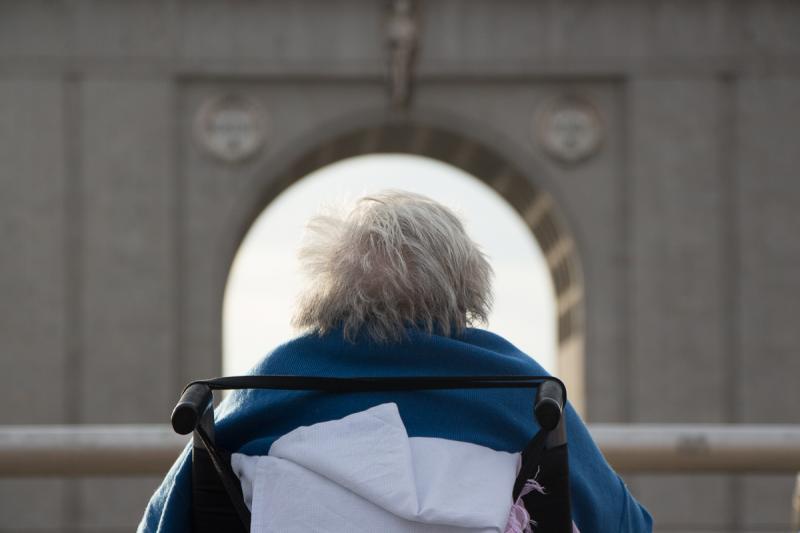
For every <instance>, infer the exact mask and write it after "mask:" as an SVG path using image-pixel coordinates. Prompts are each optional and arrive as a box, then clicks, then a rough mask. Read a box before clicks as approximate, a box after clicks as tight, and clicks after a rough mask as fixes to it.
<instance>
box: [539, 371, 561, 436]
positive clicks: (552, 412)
mask: <svg viewBox="0 0 800 533" xmlns="http://www.w3.org/2000/svg"><path fill="white" fill-rule="evenodd" d="M563 411H564V389H563V388H562V386H561V384H560V383H558V382H556V381H545V382H543V383H542V384H541V385H539V390H538V391H537V392H536V404H535V407H534V409H533V412H534V414H535V415H536V421H537V422H539V425H540V426H541V427H542V429H544V430H547V431H552V430H554V429H555V428H556V427H557V426H558V424H559V422H561V415H562V414H563Z"/></svg>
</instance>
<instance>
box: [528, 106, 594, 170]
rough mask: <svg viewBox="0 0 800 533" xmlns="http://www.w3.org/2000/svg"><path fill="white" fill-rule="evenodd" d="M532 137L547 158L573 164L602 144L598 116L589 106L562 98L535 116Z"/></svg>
mask: <svg viewBox="0 0 800 533" xmlns="http://www.w3.org/2000/svg"><path fill="white" fill-rule="evenodd" d="M533 126H534V128H533V133H534V137H535V138H536V141H537V142H538V143H539V144H540V145H541V146H542V148H543V149H544V150H545V152H547V153H548V154H549V155H550V156H552V157H554V158H555V159H558V160H559V161H562V162H565V163H577V162H578V161H583V160H585V159H587V158H589V157H590V156H592V155H594V154H595V153H596V152H597V150H598V148H599V147H600V144H601V143H602V140H603V125H602V121H601V119H600V113H599V112H598V111H597V109H596V108H595V107H594V106H593V105H592V104H590V103H589V102H587V101H585V100H583V99H581V98H578V97H575V96H562V97H559V98H556V99H554V100H551V101H550V102H548V103H547V104H545V105H544V106H543V107H542V109H541V110H540V111H539V112H538V113H537V114H536V115H535V117H534V122H533Z"/></svg>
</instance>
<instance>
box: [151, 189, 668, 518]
mask: <svg viewBox="0 0 800 533" xmlns="http://www.w3.org/2000/svg"><path fill="white" fill-rule="evenodd" d="M300 259H301V261H302V264H303V267H304V268H305V269H306V272H307V273H308V275H309V283H308V286H307V290H306V292H305V294H304V295H303V296H302V298H301V299H300V302H299V305H298V310H297V313H296V315H295V319H294V322H295V324H296V325H297V326H299V327H300V328H302V329H304V330H305V331H306V333H305V334H304V335H302V336H300V337H298V338H296V339H294V340H291V341H289V342H287V343H286V344H284V345H282V346H279V347H277V348H275V349H274V350H273V351H272V352H271V353H270V354H269V355H267V356H266V357H265V358H264V359H263V360H262V361H261V362H260V363H259V364H257V365H256V367H255V368H254V369H253V370H252V373H253V374H257V375H303V376H326V377H356V376H436V375H442V376H445V375H463V376H472V375H489V376H491V375H543V374H545V373H546V372H545V371H544V369H543V368H542V367H541V366H540V365H539V364H538V363H537V362H536V361H535V360H534V359H533V358H532V357H530V356H529V355H528V354H525V353H522V352H521V351H520V350H518V349H517V348H515V347H514V346H513V345H512V344H511V343H509V342H508V341H506V340H505V339H503V338H501V337H499V336H497V335H495V334H493V333H490V332H489V331H486V330H482V329H477V328H475V327H473V326H474V325H476V324H482V323H485V322H486V319H487V316H488V313H489V309H490V306H491V301H492V296H491V278H492V269H491V267H490V265H489V263H488V261H487V259H486V257H485V256H484V255H483V253H482V252H481V251H480V249H479V248H478V246H477V245H476V244H475V243H474V242H473V241H472V240H471V239H470V237H469V236H468V235H467V234H466V232H465V230H464V227H463V225H462V223H461V221H460V220H459V219H458V217H457V216H456V215H455V214H454V213H453V212H452V211H450V210H449V209H448V208H446V207H445V206H443V205H441V204H439V203H437V202H435V201H433V200H431V199H429V198H426V197H423V196H420V195H416V194H411V193H407V192H399V191H390V192H385V193H382V194H376V195H373V196H367V197H365V198H362V199H361V200H360V201H359V202H358V203H357V205H356V206H355V208H354V209H353V210H352V211H350V212H349V213H346V214H344V215H337V214H323V215H319V216H317V217H315V218H313V219H312V220H311V221H310V222H309V224H308V238H307V240H306V242H305V245H304V247H303V248H302V250H301V252H300ZM531 355H533V356H535V354H531ZM532 401H533V400H532V392H531V391H529V390H524V389H518V390H494V389H485V390H463V391H453V390H450V391H427V392H392V393H388V392H385V393H378V392H376V393H360V394H336V395H324V394H319V393H313V392H294V391H291V392H290V391H270V390H250V391H236V392H235V393H233V394H231V395H230V396H229V397H228V398H227V399H226V400H225V401H224V402H223V403H222V404H221V405H220V408H219V409H218V411H217V414H218V417H217V423H216V427H217V441H218V444H219V445H220V447H222V448H224V449H227V450H230V451H239V452H241V453H243V454H246V455H248V456H256V455H265V454H267V453H268V452H269V451H270V447H271V446H272V444H273V443H274V442H275V441H276V440H277V439H279V438H281V437H282V436H285V435H287V434H290V433H291V432H292V431H293V430H295V429H296V428H298V427H300V426H312V425H314V424H319V423H321V422H327V421H334V420H338V419H341V418H342V417H346V416H348V415H352V414H353V413H359V412H362V411H365V410H367V409H371V408H375V406H380V405H383V404H386V403H387V402H393V403H394V404H396V406H397V409H398V410H399V415H400V417H401V418H402V423H403V425H404V426H405V430H406V431H407V434H408V437H409V438H416V437H433V438H438V439H449V440H452V441H459V442H464V443H471V444H472V445H479V446H482V447H486V448H488V449H491V450H496V451H500V452H519V451H520V450H521V449H522V448H523V447H524V446H525V445H526V443H527V442H528V441H529V439H530V438H531V437H532V435H533V434H534V433H535V432H536V427H535V425H534V424H533V422H532V416H531V406H532ZM566 427H567V434H568V442H569V448H570V455H569V468H570V483H571V497H572V514H573V520H574V522H575V524H576V525H577V527H578V529H580V531H581V532H583V533H591V532H598V533H600V532H602V533H608V532H643V531H650V530H651V528H652V522H651V519H650V516H649V515H648V514H647V511H646V510H644V508H643V507H641V505H640V504H639V503H638V502H636V500H635V499H634V498H633V497H632V496H631V494H630V493H629V492H628V490H627V488H626V487H625V485H624V483H623V482H622V481H621V479H620V478H619V477H618V476H617V475H616V474H615V473H614V472H613V470H612V469H611V468H610V467H609V465H608V464H607V463H606V461H605V460H604V458H603V456H602V455H601V453H600V451H599V450H598V449H597V447H596V446H595V444H594V443H593V441H592V439H591V437H590V435H589V433H588V432H587V430H586V428H585V426H584V424H583V422H582V421H581V420H580V418H579V416H578V415H577V414H576V413H575V411H574V410H573V409H572V407H571V406H569V405H567V408H566ZM190 476H191V469H190V455H189V453H188V451H185V452H184V453H183V454H182V455H181V456H180V457H179V458H178V460H177V462H176V463H175V465H173V467H172V469H171V470H170V472H169V474H168V475H167V477H166V478H165V480H164V481H163V483H162V484H161V486H160V487H159V488H158V490H157V491H156V493H155V494H154V495H153V497H152V499H151V501H150V504H149V505H148V507H147V510H146V512H145V516H144V517H143V519H142V522H141V524H140V526H139V531H144V532H161V533H163V532H177V531H181V532H183V531H190V530H191V525H190V521H191V520H190V516H189V513H190V511H189V510H190V498H191V495H190V489H191V479H190ZM454 490H455V489H454ZM461 490H464V489H461ZM318 531H331V532H333V531H336V529H335V528H334V529H325V528H324V527H322V528H321V529H318Z"/></svg>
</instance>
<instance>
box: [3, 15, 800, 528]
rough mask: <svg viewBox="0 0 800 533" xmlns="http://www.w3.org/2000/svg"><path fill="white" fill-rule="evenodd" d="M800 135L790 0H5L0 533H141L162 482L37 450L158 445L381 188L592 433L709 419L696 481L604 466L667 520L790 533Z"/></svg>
mask: <svg viewBox="0 0 800 533" xmlns="http://www.w3.org/2000/svg"><path fill="white" fill-rule="evenodd" d="M799 122H800V3H798V2H796V1H789V0H786V1H780V0H773V1H759V0H750V1H746V0H739V1H736V0H691V1H690V0H672V1H666V0H638V1H633V0H605V1H588V0H558V1H555V0H549V1H544V0H530V1H521V0H424V1H421V0H420V1H417V2H406V1H402V0H401V1H392V2H390V1H377V0H335V1H322V0H294V1H289V0H284V1H256V0H235V1H234V0H228V1H224V0H192V1H189V0H163V1H156V0H113V1H112V0H104V1H89V0H62V1H58V0H48V1H45V0H41V1H40V0H27V1H21V0H20V1H12V0H5V1H0V246H1V248H0V249H1V250H2V253H1V254H0V402H2V405H3V406H4V409H2V411H1V412H0V531H3V532H14V533H22V532H42V533H44V532H56V531H65V532H87V533H88V532H92V533H94V532H123V531H131V530H133V529H134V528H135V525H136V524H137V523H138V520H139V518H140V517H141V513H142V511H143V509H144V506H145V504H146V502H147V499H148V498H149V495H150V494H151V493H152V491H153V490H154V489H155V487H156V486H157V484H158V482H159V480H160V478H161V477H163V473H164V472H165V469H166V464H168V463H164V461H163V460H162V461H161V462H160V463H159V462H157V461H156V462H154V463H152V464H150V465H149V466H146V467H142V468H138V467H136V468H133V467H132V468H129V469H128V470H130V471H128V472H125V473H124V475H123V472H122V470H124V468H121V467H119V468H118V467H108V468H106V470H102V469H99V468H98V467H97V466H95V467H91V466H81V463H80V462H79V461H77V460H76V461H75V462H74V463H73V466H74V467H73V468H72V470H70V471H69V472H67V470H69V468H62V467H52V468H50V470H47V469H37V468H34V467H31V466H24V465H26V464H28V463H26V460H28V459H30V457H33V456H32V455H30V454H29V455H26V453H25V448H26V446H27V443H31V442H34V440H32V439H34V437H35V436H36V435H40V437H41V435H42V433H37V431H39V432H41V431H45V432H47V431H53V432H54V433H52V434H53V435H62V434H63V432H64V431H66V432H69V431H71V430H72V429H75V430H76V431H78V432H79V431H82V429H81V428H83V429H86V428H97V427H98V426H95V425H97V424H103V425H107V424H115V425H119V429H123V430H124V428H126V427H127V428H129V429H130V428H133V427H134V426H129V424H138V426H135V427H136V428H145V426H141V424H148V426H147V428H150V429H153V428H155V427H156V426H155V425H158V428H161V427H162V426H163V428H164V435H167V433H168V429H166V424H167V422H168V419H169V413H170V411H171V409H172V407H173V405H174V402H175V401H176V399H177V397H178V394H179V393H180V391H181V390H182V388H183V385H184V384H185V383H187V382H188V381H190V380H192V379H198V378H202V377H209V376H212V375H219V374H221V373H228V374H232V373H240V372H243V371H244V370H245V369H246V368H248V367H249V366H250V365H251V364H252V363H253V362H254V361H256V360H257V359H259V358H260V357H262V356H264V354H266V353H268V352H269V351H270V350H271V349H272V348H273V347H274V346H275V345H277V344H279V343H281V342H283V341H285V340H287V339H288V338H290V337H291V336H292V335H294V334H295V333H294V332H293V331H292V330H291V328H290V327H289V318H290V316H291V313H292V309H291V306H292V301H293V299H294V296H295V295H296V293H297V292H298V291H299V290H300V289H301V287H302V280H301V278H299V277H298V273H297V268H296V263H295V251H296V248H297V246H298V244H299V242H300V240H301V238H302V226H303V223H304V222H305V220H306V219H307V218H308V216H310V215H311V214H312V213H314V212H315V211H317V210H318V209H319V208H320V207H321V206H324V205H327V204H330V203H337V202H343V201H348V200H352V199H354V198H357V197H358V196H360V195H362V194H364V193H368V192H374V191H377V190H381V189H384V188H399V189H408V190H413V191H417V192H420V193H423V194H426V195H429V196H431V197H434V198H436V199H438V200H440V201H442V202H444V203H445V204H447V205H450V206H451V207H453V208H454V209H455V210H456V211H458V212H459V213H460V214H461V215H462V217H463V218H464V219H465V221H466V223H467V226H468V229H469V231H470V233H471V234H472V235H473V236H474V237H475V239H476V240H478V242H479V243H480V244H481V245H482V247H483V248H484V250H485V251H486V253H487V254H488V255H489V256H490V258H491V261H492V263H493V265H494V267H495V271H496V306H495V311H494V313H493V315H492V317H491V320H490V324H489V326H488V327H489V328H490V329H492V330H495V331H497V332H499V333H501V334H503V335H504V336H506V337H507V338H509V339H510V340H511V341H512V342H514V343H515V344H517V345H518V346H520V347H521V348H523V349H524V350H525V351H526V352H528V353H530V355H531V356H533V357H535V358H536V359H537V360H540V361H541V362H542V363H543V364H544V365H545V366H546V367H547V368H549V369H551V370H552V371H553V372H554V373H556V374H558V375H559V376H562V377H563V378H564V379H565V380H566V381H567V385H568V387H569V389H570V397H571V398H572V399H573V402H574V403H575V404H576V406H577V407H578V408H579V409H580V411H581V413H582V414H583V415H584V417H585V418H586V420H587V421H588V422H589V424H590V427H591V428H592V430H593V431H595V430H596V431H597V435H598V442H599V443H600V444H601V446H604V443H605V442H606V441H605V440H603V439H601V438H599V437H600V436H602V435H625V433H624V431H626V428H629V429H630V428H632V429H631V430H636V431H638V429H637V428H640V429H641V430H642V431H645V430H647V428H648V427H649V428H650V429H653V430H654V428H656V426H653V425H654V424H655V425H658V426H657V427H658V428H661V429H664V430H665V431H666V433H664V435H673V433H670V431H673V432H674V431H677V429H675V428H679V427H681V428H684V429H686V428H688V427H690V426H685V425H686V424H693V425H692V426H691V428H693V429H691V431H692V432H693V433H691V437H690V438H689V437H680V435H679V436H678V438H676V439H675V440H674V444H675V446H673V448H674V450H673V452H674V453H673V455H676V454H677V455H680V454H684V455H688V456H692V457H695V458H697V457H700V460H699V462H697V463H693V464H697V465H699V466H696V467H693V468H687V467H686V466H685V465H684V466H683V467H680V466H675V467H674V468H673V469H672V470H670V468H671V467H668V465H667V462H665V461H666V459H665V460H664V461H659V459H658V458H656V459H655V460H654V461H651V462H650V463H649V464H648V465H649V466H648V465H644V466H642V465H639V466H637V467H636V468H633V467H630V468H629V470H626V469H625V468H622V467H621V466H620V465H622V466H624V465H623V463H621V462H619V463H617V462H615V461H614V460H612V463H614V464H615V466H618V467H620V470H621V472H622V475H623V476H624V478H625V480H626V482H627V483H628V485H629V486H630V488H631V490H632V491H633V492H634V494H635V495H636V497H637V498H638V499H640V500H641V501H642V502H643V503H644V504H645V505H646V506H647V507H648V509H649V510H650V511H651V512H652V513H653V515H654V518H655V520H656V524H657V527H656V530H657V531H660V532H665V533H667V532H675V533H677V532H681V533H690V532H721V531H732V532H734V531H735V532H773V531H788V530H789V529H790V523H791V520H792V518H791V516H792V514H791V513H792V511H791V508H792V507H791V501H792V493H793V487H794V480H795V475H796V472H797V461H794V462H791V461H788V462H787V461H784V462H782V463H780V464H778V465H777V466H775V465H774V464H773V465H771V466H769V467H767V465H766V463H767V462H769V461H768V460H767V459H769V457H771V456H770V453H771V452H770V451H769V449H770V448H769V445H770V442H771V441H769V439H768V438H767V436H766V435H767V432H766V429H767V425H769V428H772V430H775V429H776V428H777V429H779V430H781V431H785V432H792V431H794V433H793V434H794V435H796V434H797V428H798V424H800V382H799V378H798V376H800V357H798V351H799V350H800V324H799V323H798V318H797V315H796V314H795V313H796V312H797V308H798V306H799V305H800V238H798V235H799V234H800V215H798V206H800V171H799V170H798V169H799V168H800V140H799V139H800V127H799V126H798V123H799ZM643 424H647V426H644V425H643ZM676 424H680V426H677V425H676ZM745 424H746V425H747V426H744V425H745ZM90 425H91V426H90ZM731 425H735V426H731ZM754 425H758V426H754ZM762 425H763V428H764V432H762V433H759V431H760V430H759V428H761V427H762ZM56 426H58V427H56ZM103 427H104V428H106V429H108V427H107V426H103ZM721 427H723V428H733V429H734V430H735V429H736V428H744V427H747V428H750V429H754V431H755V433H752V435H755V437H754V438H751V440H749V441H746V443H745V444H746V446H744V447H743V449H744V448H747V447H748V446H749V449H750V450H751V452H752V451H753V450H755V451H754V453H751V455H750V456H749V459H748V460H747V461H744V459H742V461H739V460H737V459H736V457H734V458H733V459H731V458H730V457H729V458H728V459H727V463H726V462H724V461H723V463H716V466H713V464H712V463H714V458H715V457H717V455H715V453H716V448H715V446H716V444H715V442H718V440H716V441H715V440H714V438H713V431H714V430H715V428H717V429H719V428H721ZM59 428H60V429H59ZM70 428H72V429H70ZM665 428H666V429H665ZM670 428H672V429H670ZM111 430H113V428H111V429H109V431H111ZM59 431H60V432H62V433H59ZM104 431H105V430H104ZM137 431H138V430H137ZM141 431H143V432H144V429H142V430H141ZM687 431H688V430H687ZM112 433H113V431H111V433H108V432H106V433H104V434H106V435H108V434H112ZM47 434H48V435H50V433H47ZM770 434H771V433H770ZM787 434H788V433H787ZM129 435H130V441H131V443H132V445H133V446H135V445H136V442H137V433H136V431H133V432H131V433H129ZM759 435H762V436H759ZM164 438H166V436H165V437H164ZM666 438H667V437H665V439H666ZM14 439H17V440H16V441H14ZM59 439H60V437H59V438H55V437H53V439H52V442H51V443H50V444H51V448H52V449H50V450H49V451H47V450H45V452H46V453H51V455H53V454H55V455H54V456H56V455H57V454H58V451H59V442H61V441H60V440H59ZM681 439H682V440H681ZM15 442H16V444H14V443H15ZM37 442H38V441H37ZM82 442H83V446H84V447H83V448H82V449H83V451H84V454H85V452H86V450H87V449H92V450H94V451H93V452H92V453H95V454H97V455H98V456H99V455H102V454H103V453H104V452H103V450H104V448H103V440H102V439H100V438H98V439H96V440H92V439H91V438H89V439H88V440H86V439H84V441H82ZM165 442H166V441H165ZM609 442H610V441H609ZM670 442H672V441H670ZM782 442H785V440H784V441H782ZM793 442H795V443H796V442H797V440H795V441H793ZM170 443H171V444H165V446H166V448H167V451H168V452H169V453H168V454H167V455H168V456H169V457H174V455H175V454H176V453H177V451H176V450H177V449H178V448H177V447H176V446H177V445H176V444H175V442H173V441H170ZM753 443H755V446H753V445H752V444H753ZM179 444H180V443H178V445H179ZM634 444H635V443H632V444H630V446H631V447H630V448H624V449H623V453H622V454H621V455H618V456H617V457H622V458H624V457H625V456H626V454H627V456H633V455H635V454H636V453H637V448H636V447H635V446H634ZM772 444H774V442H773V443H772ZM93 446H94V448H93ZM170 446H172V448H170ZM759 446H762V447H759ZM604 450H610V448H605V447H604ZM794 450H795V452H797V453H796V454H795V456H796V457H798V458H800V448H795V449H794ZM30 453H33V452H30ZM759 454H760V456H761V457H763V458H764V462H763V463H761V462H759V460H758V457H759ZM754 456H755V457H756V459H753V457H754ZM26 457H28V459H26ZM36 457H40V456H36ZM609 457H610V458H611V456H610V455H609ZM741 457H742V458H743V457H744V455H742V456H741ZM774 457H777V456H774ZM125 460H130V459H124V458H121V459H113V458H112V463H114V462H116V464H117V465H120V464H121V463H120V462H123V463H124V461H125ZM620 460H621V459H620ZM28 462H30V461H28ZM67 462H69V461H67ZM675 464H676V465H677V463H675ZM720 464H721V465H722V466H720ZM15 465H17V466H16V467H15ZM20 465H23V466H20ZM99 470H102V471H99ZM687 470H692V471H687Z"/></svg>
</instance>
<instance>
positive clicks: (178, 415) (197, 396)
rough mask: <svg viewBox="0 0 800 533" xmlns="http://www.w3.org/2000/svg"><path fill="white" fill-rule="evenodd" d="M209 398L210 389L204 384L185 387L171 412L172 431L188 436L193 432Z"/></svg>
mask: <svg viewBox="0 0 800 533" xmlns="http://www.w3.org/2000/svg"><path fill="white" fill-rule="evenodd" d="M211 396H212V395H211V387H209V386H208V385H206V384H204V383H193V384H192V385H189V386H188V387H186V390H185V391H183V394H181V399H180V400H178V404H177V405H176V406H175V409H173V410H172V429H174V430H175V433H178V434H180V435H188V434H189V433H191V432H192V431H194V428H196V427H197V423H198V422H200V417H201V416H203V413H204V412H205V410H206V408H207V407H208V404H209V403H210V402H211Z"/></svg>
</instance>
